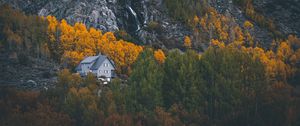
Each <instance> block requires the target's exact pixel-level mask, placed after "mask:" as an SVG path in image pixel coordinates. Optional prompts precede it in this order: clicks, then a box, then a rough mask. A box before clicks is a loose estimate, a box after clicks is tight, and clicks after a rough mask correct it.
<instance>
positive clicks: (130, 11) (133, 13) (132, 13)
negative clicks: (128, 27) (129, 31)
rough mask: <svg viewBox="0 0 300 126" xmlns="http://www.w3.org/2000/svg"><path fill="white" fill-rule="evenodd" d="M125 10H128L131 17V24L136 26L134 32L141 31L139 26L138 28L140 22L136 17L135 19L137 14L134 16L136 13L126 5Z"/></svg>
mask: <svg viewBox="0 0 300 126" xmlns="http://www.w3.org/2000/svg"><path fill="white" fill-rule="evenodd" d="M126 8H127V9H128V11H129V13H130V14H131V15H132V16H133V18H134V19H133V21H134V22H133V23H135V25H136V29H135V31H139V30H140V29H141V26H140V21H139V19H138V17H137V14H136V12H135V11H134V10H133V9H132V8H131V7H130V6H129V5H128V4H127V5H126Z"/></svg>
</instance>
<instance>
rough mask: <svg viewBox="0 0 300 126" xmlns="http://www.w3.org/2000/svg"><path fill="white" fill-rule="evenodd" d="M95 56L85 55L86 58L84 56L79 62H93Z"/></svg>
mask: <svg viewBox="0 0 300 126" xmlns="http://www.w3.org/2000/svg"><path fill="white" fill-rule="evenodd" d="M97 58H98V56H90V57H87V58H85V59H84V60H82V61H81V62H80V64H84V63H92V62H94V61H95V60H96V59H97Z"/></svg>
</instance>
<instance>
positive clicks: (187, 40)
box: [183, 36, 192, 48]
mask: <svg viewBox="0 0 300 126" xmlns="http://www.w3.org/2000/svg"><path fill="white" fill-rule="evenodd" d="M183 45H184V47H186V48H191V47H192V41H191V38H190V37H188V36H185V37H184V44H183Z"/></svg>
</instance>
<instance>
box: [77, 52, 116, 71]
mask: <svg viewBox="0 0 300 126" xmlns="http://www.w3.org/2000/svg"><path fill="white" fill-rule="evenodd" d="M106 59H107V60H108V61H109V62H110V63H111V64H112V65H113V67H115V63H114V62H113V61H112V60H110V59H109V58H108V57H107V56H105V55H100V54H99V55H98V56H90V57H87V58H85V59H84V60H82V61H81V62H80V64H79V65H78V66H77V67H76V68H75V70H81V64H87V63H88V64H89V63H93V65H92V67H91V68H90V69H91V70H97V69H98V68H99V67H100V66H101V65H102V63H103V62H104V61H105V60H106Z"/></svg>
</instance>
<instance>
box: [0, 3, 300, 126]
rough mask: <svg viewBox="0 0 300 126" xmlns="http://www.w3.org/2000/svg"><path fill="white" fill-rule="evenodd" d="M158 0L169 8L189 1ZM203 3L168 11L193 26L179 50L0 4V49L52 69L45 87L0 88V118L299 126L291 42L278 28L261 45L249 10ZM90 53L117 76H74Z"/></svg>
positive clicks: (297, 46) (297, 42)
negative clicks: (241, 13)
mask: <svg viewBox="0 0 300 126" xmlns="http://www.w3.org/2000/svg"><path fill="white" fill-rule="evenodd" d="M235 1H236V4H239V5H241V6H243V7H245V6H244V5H246V4H245V3H246V2H243V1H242V0H235ZM249 1H250V0H249ZM166 2H167V6H168V8H169V10H170V11H172V10H178V9H177V8H178V7H179V6H178V5H179V4H181V3H182V2H184V3H185V4H182V6H187V5H186V4H191V2H195V1H193V0H188V2H186V1H184V0H176V2H173V0H172V1H171V0H166ZM205 2H206V1H200V2H196V3H195V4H193V5H194V6H191V7H189V8H187V9H183V8H184V7H183V8H182V9H181V10H178V12H177V11H173V13H172V14H173V15H174V18H177V17H179V18H178V19H179V20H185V21H186V23H188V24H189V27H190V28H191V29H192V31H193V33H192V34H191V35H187V36H185V38H184V40H183V41H182V43H180V44H181V45H182V46H183V47H184V50H179V49H166V48H154V47H152V46H151V45H137V44H135V43H133V42H129V41H125V40H122V39H121V38H120V37H116V36H117V35H115V33H114V32H103V31H101V30H98V29H96V28H92V27H90V28H88V27H86V26H85V25H84V24H83V23H80V22H78V23H75V24H68V22H67V21H66V20H64V19H62V20H58V19H56V17H54V16H47V17H39V16H35V15H25V14H24V13H22V12H20V11H18V10H15V9H12V8H11V7H9V6H7V5H4V6H1V8H0V30H1V31H0V53H2V54H3V55H4V54H5V55H8V57H10V58H12V59H15V60H17V61H18V62H19V63H22V64H23V65H27V64H29V63H30V58H38V59H46V60H48V61H49V62H55V63H57V64H59V65H60V66H61V69H60V71H59V72H58V73H57V83H56V84H55V87H54V88H50V89H47V90H40V91H31V90H21V89H16V88H11V87H4V86H3V87H0V125H12V126H15V125H16V126H17V125H28V126H38V125H45V126H53V125H62V126H68V125H70V126H71V125H78V126H91V125H100V126H102V125H103V126H155V125H157V126H183V125H184V126H241V125H245V126H299V125H300V95H299V93H297V91H296V88H295V87H297V86H300V85H299V84H300V83H299V82H300V80H299V79H300V67H299V66H300V39H299V38H298V37H297V36H295V35H288V36H286V37H282V36H281V35H280V36H277V37H274V40H273V41H272V42H268V43H270V44H262V43H260V42H257V41H255V39H254V36H252V35H251V30H252V29H253V28H254V26H253V24H254V23H256V22H264V20H267V19H260V18H259V17H260V16H252V15H259V14H254V12H253V11H251V12H253V13H249V17H250V19H252V18H253V19H252V20H250V19H249V20H247V21H245V22H244V23H243V26H239V25H237V24H232V23H231V22H232V20H234V19H232V18H231V17H228V16H226V15H223V14H220V13H218V12H217V11H216V10H215V9H214V8H211V7H205V6H204V7H200V6H201V5H203V4H205ZM248 6H250V5H248ZM194 8H198V9H199V10H194ZM245 8H248V7H245ZM245 10H247V9H245ZM199 12H200V13H199ZM187 14H189V15H187ZM256 18H257V19H256ZM257 20H258V21H257ZM261 20H262V21H261ZM258 24H260V23H258ZM262 24H264V23H262ZM266 24H268V25H266V26H267V27H270V31H272V27H273V26H272V25H270V24H269V23H266ZM271 26H272V27H271ZM274 31H275V30H274ZM276 35H277V34H275V32H274V36H276ZM203 45H209V46H208V47H207V48H204V47H203ZM99 53H101V54H105V55H107V56H108V57H109V58H110V59H112V60H113V61H114V62H115V63H116V66H117V73H118V74H119V75H120V77H119V78H115V79H113V81H112V82H111V83H110V84H109V85H107V86H104V85H101V84H99V82H98V81H97V80H96V78H95V77H94V76H93V75H92V74H89V75H88V76H87V77H85V78H83V77H80V75H78V74H74V72H75V71H74V68H75V67H76V65H77V64H78V63H79V62H80V61H81V60H82V59H83V58H84V57H86V56H91V55H97V54H99Z"/></svg>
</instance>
